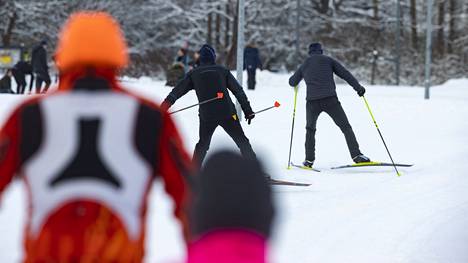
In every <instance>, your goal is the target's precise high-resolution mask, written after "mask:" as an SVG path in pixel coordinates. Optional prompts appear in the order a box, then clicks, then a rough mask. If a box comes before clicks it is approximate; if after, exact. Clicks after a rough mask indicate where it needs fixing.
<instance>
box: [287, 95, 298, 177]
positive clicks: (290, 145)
mask: <svg viewBox="0 0 468 263" xmlns="http://www.w3.org/2000/svg"><path fill="white" fill-rule="evenodd" d="M298 89H299V88H298V87H297V86H296V87H294V110H293V117H292V128H291V141H290V142H289V158H288V169H291V151H292V143H293V135H294V121H295V119H296V105H297V91H298Z"/></svg>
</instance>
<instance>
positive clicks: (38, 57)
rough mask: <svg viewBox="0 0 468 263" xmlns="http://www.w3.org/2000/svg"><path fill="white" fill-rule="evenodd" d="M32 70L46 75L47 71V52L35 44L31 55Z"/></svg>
mask: <svg viewBox="0 0 468 263" xmlns="http://www.w3.org/2000/svg"><path fill="white" fill-rule="evenodd" d="M31 65H32V70H33V72H34V73H36V74H41V75H46V74H48V72H49V67H48V66H47V52H46V50H45V48H44V47H43V46H36V47H35V48H34V49H33V51H32V56H31Z"/></svg>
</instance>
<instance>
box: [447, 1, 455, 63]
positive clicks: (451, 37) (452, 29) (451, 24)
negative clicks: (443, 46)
mask: <svg viewBox="0 0 468 263" xmlns="http://www.w3.org/2000/svg"><path fill="white" fill-rule="evenodd" d="M449 4H450V9H449V19H450V22H449V31H448V43H447V52H448V53H450V54H452V53H453V42H454V41H455V37H456V36H455V26H456V24H455V19H456V16H455V11H456V4H457V3H456V1H455V0H450V1H449Z"/></svg>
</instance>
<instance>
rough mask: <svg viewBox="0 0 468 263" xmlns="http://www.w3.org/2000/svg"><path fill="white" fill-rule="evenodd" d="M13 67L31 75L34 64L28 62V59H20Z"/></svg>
mask: <svg viewBox="0 0 468 263" xmlns="http://www.w3.org/2000/svg"><path fill="white" fill-rule="evenodd" d="M13 68H14V69H15V70H18V71H19V72H21V73H22V74H25V75H30V74H32V66H31V64H30V63H28V62H26V61H19V62H18V63H16V64H15V65H14V66H13Z"/></svg>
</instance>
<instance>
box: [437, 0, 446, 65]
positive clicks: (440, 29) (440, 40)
mask: <svg viewBox="0 0 468 263" xmlns="http://www.w3.org/2000/svg"><path fill="white" fill-rule="evenodd" d="M444 11H445V1H444V0H442V1H439V8H438V13H439V14H438V20H437V52H438V53H439V55H441V56H442V55H443V54H444V20H445V12H444Z"/></svg>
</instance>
